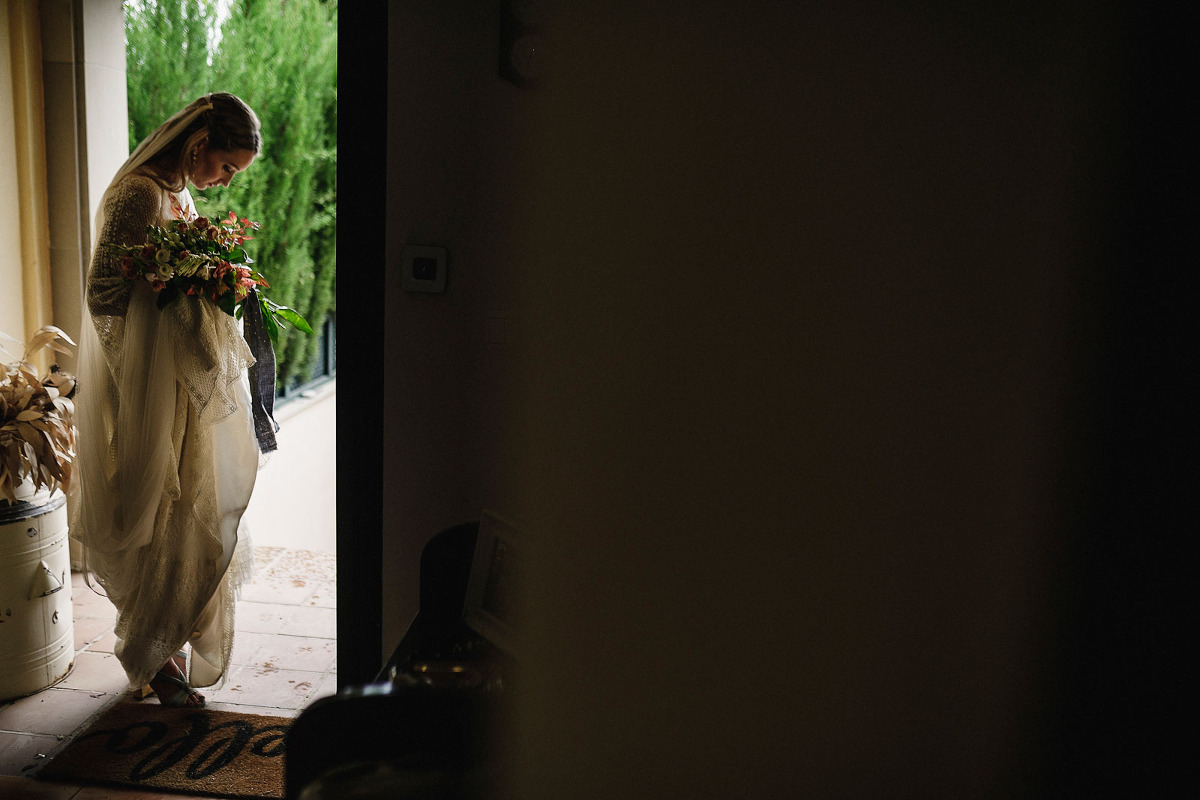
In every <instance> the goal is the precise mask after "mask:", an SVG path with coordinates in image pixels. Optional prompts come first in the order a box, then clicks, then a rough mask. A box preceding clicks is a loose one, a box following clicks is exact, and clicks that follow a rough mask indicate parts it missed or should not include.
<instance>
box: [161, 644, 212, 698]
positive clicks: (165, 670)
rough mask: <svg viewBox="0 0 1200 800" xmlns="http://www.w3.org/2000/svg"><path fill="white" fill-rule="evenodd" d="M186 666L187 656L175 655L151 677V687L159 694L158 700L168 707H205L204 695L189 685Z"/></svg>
mask: <svg viewBox="0 0 1200 800" xmlns="http://www.w3.org/2000/svg"><path fill="white" fill-rule="evenodd" d="M186 666H187V660H186V657H185V656H183V655H182V654H176V655H173V656H171V658H170V659H168V660H167V663H165V664H163V667H162V669H160V670H159V671H158V673H157V674H156V675H155V676H154V677H153V678H151V679H150V688H151V689H153V690H154V693H155V694H156V695H158V702H160V703H162V704H163V705H164V706H167V707H168V708H204V695H202V694H200V693H199V692H197V691H196V690H195V689H193V688H192V687H191V686H188V683H187V679H186V677H185V674H184V668H185V667H186Z"/></svg>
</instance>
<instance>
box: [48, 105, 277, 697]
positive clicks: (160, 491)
mask: <svg viewBox="0 0 1200 800" xmlns="http://www.w3.org/2000/svg"><path fill="white" fill-rule="evenodd" d="M260 149H261V137H260V134H259V122H258V118H257V117H256V116H255V114H254V112H253V111H252V110H251V109H250V108H249V107H248V106H247V105H246V104H245V103H243V102H242V101H241V100H240V99H239V98H237V97H235V96H234V95H231V94H218V93H214V94H210V95H206V96H204V97H201V98H199V99H197V100H196V101H194V102H192V103H191V104H189V105H188V106H187V107H186V108H184V109H183V110H181V111H180V112H178V113H177V114H175V115H174V116H173V117H171V119H169V120H167V121H166V122H165V123H163V125H161V126H160V127H159V128H158V129H157V130H155V131H154V132H153V133H152V134H150V136H148V137H147V138H146V140H145V141H143V142H142V143H141V144H140V145H139V146H138V147H137V149H136V150H134V152H133V154H132V155H131V156H130V157H129V160H128V161H126V162H125V164H124V165H123V166H122V167H121V169H120V170H119V171H118V172H117V174H116V176H115V177H114V178H113V180H112V183H111V184H109V187H108V189H107V191H106V192H105V194H104V197H103V199H102V201H101V206H100V210H99V211H98V213H97V222H96V230H97V231H98V235H97V241H96V246H95V248H94V250H93V252H94V255H93V258H92V264H91V268H90V270H89V272H88V276H87V288H86V296H87V303H86V311H85V313H84V319H83V324H82V331H81V336H82V341H81V344H80V362H79V368H78V370H77V373H78V380H79V386H80V394H79V397H78V399H77V404H78V414H77V424H78V431H79V433H78V439H77V441H78V456H77V472H76V474H77V476H78V477H77V479H76V480H77V483H76V487H75V491H74V492H73V494H72V497H71V503H70V512H71V520H70V531H71V536H72V537H73V538H74V539H77V540H78V541H79V542H80V543H81V545H82V551H83V556H84V565H85V568H86V569H87V570H88V571H90V572H91V573H92V574H93V575H94V577H95V579H96V580H97V581H98V582H99V583H100V585H101V586H102V587H103V588H104V590H105V591H106V592H107V594H108V597H109V599H110V600H111V601H112V602H113V604H114V605H115V606H116V608H117V623H116V636H117V644H116V647H115V653H116V655H117V658H118V659H119V660H120V661H121V665H122V666H123V667H124V669H125V672H126V675H127V676H128V678H129V684H130V686H131V687H133V688H134V689H135V690H141V691H142V692H143V695H144V694H145V689H144V688H143V687H146V686H148V687H149V688H150V689H151V690H152V691H153V692H154V693H155V694H157V695H158V698H159V700H160V701H161V702H162V703H163V704H165V705H172V706H187V707H200V706H203V705H204V698H203V696H201V695H200V694H199V693H198V692H196V691H195V689H194V688H192V687H193V686H200V687H208V686H213V685H215V684H217V682H218V681H220V680H221V679H222V678H223V677H224V673H225V671H226V668H227V667H228V665H229V654H230V650H231V648H232V645H233V612H234V602H235V598H236V593H237V590H238V587H239V585H240V584H241V582H242V581H243V580H245V579H246V578H247V577H248V576H249V574H250V571H251V569H252V556H251V550H250V543H249V541H248V539H247V538H246V536H245V532H244V530H240V528H242V527H243V526H241V518H242V513H243V511H244V510H245V508H246V505H247V504H248V503H249V500H250V493H251V491H252V490H253V488H254V479H255V476H256V474H257V469H258V456H259V448H258V445H257V442H256V438H255V428H254V425H253V422H252V418H251V395H250V389H249V385H248V382H247V378H246V368H247V367H248V366H250V365H251V364H252V363H253V362H254V358H253V356H252V355H251V353H250V349H249V348H248V346H247V344H246V342H245V340H244V339H243V337H242V334H241V332H240V330H239V328H238V325H237V323H236V322H235V320H234V319H233V318H232V317H231V316H229V315H228V314H226V313H224V312H223V311H221V310H220V309H219V308H218V307H217V306H216V304H215V303H212V302H210V301H208V300H207V299H204V298H199V297H180V298H178V299H176V300H175V301H173V302H171V303H169V304H168V305H166V306H165V307H164V308H163V309H162V310H159V309H158V308H157V307H156V303H155V301H156V298H157V295H155V294H154V293H153V291H152V290H151V288H150V285H149V284H148V283H147V282H146V281H140V280H139V281H129V280H127V279H126V278H125V277H124V275H123V274H122V271H121V268H120V264H119V261H120V257H119V256H118V255H116V254H114V253H113V252H112V251H111V250H110V249H109V248H106V247H104V245H105V244H109V243H115V244H121V245H139V244H142V243H144V242H145V241H146V226H148V225H163V224H164V223H166V222H167V221H169V220H172V219H190V218H194V217H195V216H196V210H195V206H194V205H193V203H192V197H191V195H190V194H189V192H188V189H187V185H188V184H189V183H190V184H191V185H193V186H195V187H196V188H197V189H205V188H208V187H210V186H216V185H221V186H228V185H229V182H230V181H231V180H233V178H234V176H236V175H237V174H238V173H240V172H242V171H244V170H245V169H246V168H248V167H249V166H250V165H251V163H252V162H253V161H254V159H255V157H256V156H257V155H258V153H259V151H260ZM185 644H190V645H191V648H190V650H189V651H185V650H184V649H183V648H184V646H185Z"/></svg>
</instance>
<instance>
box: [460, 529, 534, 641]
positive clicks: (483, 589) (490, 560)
mask: <svg viewBox="0 0 1200 800" xmlns="http://www.w3.org/2000/svg"><path fill="white" fill-rule="evenodd" d="M522 538H523V537H522V535H521V532H520V526H519V525H518V524H517V523H516V522H513V521H512V520H509V519H506V518H504V517H502V516H500V515H499V514H496V513H495V512H492V511H489V510H486V509H485V510H484V511H483V513H482V514H481V516H480V520H479V534H478V536H477V537H476V539H475V554H474V557H473V559H472V562H471V574H470V578H469V580H468V583H467V596H466V601H465V603H464V607H463V619H464V620H465V621H466V623H467V625H468V626H470V627H471V629H472V630H474V631H475V632H476V633H478V634H480V635H481V636H483V637H484V638H486V639H487V640H488V641H490V642H492V643H493V644H495V645H496V646H497V647H499V648H500V649H501V650H503V651H505V652H506V653H509V654H510V655H513V656H519V654H520V650H521V633H522V622H523V618H524V610H525V596H526V595H525V590H526V587H525V585H524V573H525V570H524V566H525V561H524V553H523V550H522V547H523V544H522Z"/></svg>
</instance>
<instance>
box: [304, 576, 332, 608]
mask: <svg viewBox="0 0 1200 800" xmlns="http://www.w3.org/2000/svg"><path fill="white" fill-rule="evenodd" d="M304 605H306V606H313V607H315V608H337V583H336V582H334V581H327V582H322V583H319V584H317V588H316V589H314V590H313V593H312V594H311V595H309V596H308V599H307V600H305V601H304Z"/></svg>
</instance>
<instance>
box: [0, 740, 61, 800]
mask: <svg viewBox="0 0 1200 800" xmlns="http://www.w3.org/2000/svg"><path fill="white" fill-rule="evenodd" d="M64 738H65V737H64ZM62 742H63V739H61V738H59V737H58V736H49V735H47V734H43V733H16V732H10V731H3V732H0V775H21V774H23V773H25V772H27V771H28V770H29V769H31V768H33V767H35V766H37V765H38V764H39V763H40V762H41V760H42V759H41V758H39V756H43V757H44V756H47V755H49V754H50V753H52V752H54V750H55V749H57V748H58V746H59V745H60V744H62ZM0 786H3V784H0ZM0 797H8V795H7V794H5V793H4V792H3V791H0Z"/></svg>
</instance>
